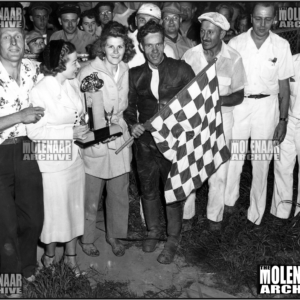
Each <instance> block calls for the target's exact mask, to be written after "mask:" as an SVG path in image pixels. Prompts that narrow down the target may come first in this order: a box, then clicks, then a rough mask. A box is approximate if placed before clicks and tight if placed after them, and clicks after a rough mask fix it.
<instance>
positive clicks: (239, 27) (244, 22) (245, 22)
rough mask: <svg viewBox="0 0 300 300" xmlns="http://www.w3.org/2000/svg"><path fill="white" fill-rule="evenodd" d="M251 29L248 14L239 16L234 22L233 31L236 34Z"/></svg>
mask: <svg viewBox="0 0 300 300" xmlns="http://www.w3.org/2000/svg"><path fill="white" fill-rule="evenodd" d="M251 27H252V25H251V15H250V14H241V15H239V16H238V17H237V19H236V22H235V30H236V31H237V33H238V34H240V33H243V32H246V31H248V30H249V29H250V28H251Z"/></svg>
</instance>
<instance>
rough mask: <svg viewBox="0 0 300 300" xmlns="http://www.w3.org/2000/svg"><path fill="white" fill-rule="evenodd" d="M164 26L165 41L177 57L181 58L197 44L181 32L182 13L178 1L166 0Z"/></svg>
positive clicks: (163, 10)
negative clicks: (169, 0)
mask: <svg viewBox="0 0 300 300" xmlns="http://www.w3.org/2000/svg"><path fill="white" fill-rule="evenodd" d="M162 13H163V27H164V31H165V43H166V44H167V45H169V46H170V47H171V48H172V49H173V51H174V53H175V59H181V57H182V55H183V54H184V53H185V52H186V51H187V50H188V49H190V48H192V47H194V46H195V44H194V43H193V42H192V41H191V40H190V39H188V38H187V37H183V36H182V35H181V34H180V33H179V27H180V23H181V21H182V14H181V10H180V4H179V3H178V2H166V3H165V5H164V7H163V9H162Z"/></svg>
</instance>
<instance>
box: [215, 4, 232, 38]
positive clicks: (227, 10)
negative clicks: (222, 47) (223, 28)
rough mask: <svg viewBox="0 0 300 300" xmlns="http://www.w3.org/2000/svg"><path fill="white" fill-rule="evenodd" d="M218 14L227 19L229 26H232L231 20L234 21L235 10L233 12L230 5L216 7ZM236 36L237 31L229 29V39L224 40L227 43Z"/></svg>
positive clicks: (227, 34) (227, 35)
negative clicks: (231, 37)
mask: <svg viewBox="0 0 300 300" xmlns="http://www.w3.org/2000/svg"><path fill="white" fill-rule="evenodd" d="M216 12H218V13H219V14H221V15H223V16H224V17H225V18H226V20H227V21H228V22H229V24H231V20H232V17H233V13H234V10H233V8H232V6H231V5H230V4H224V3H221V4H219V5H218V6H217V7H216ZM234 34H235V30H234V29H229V30H228V31H227V32H226V37H227V39H226V38H225V39H224V40H225V41H227V40H228V37H229V36H232V35H234Z"/></svg>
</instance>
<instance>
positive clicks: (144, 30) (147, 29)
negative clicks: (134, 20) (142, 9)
mask: <svg viewBox="0 0 300 300" xmlns="http://www.w3.org/2000/svg"><path fill="white" fill-rule="evenodd" d="M156 32H159V33H160V34H161V35H162V38H163V40H164V39H165V33H164V28H163V27H162V26H161V25H159V24H158V23H156V22H155V21H153V20H150V21H149V22H147V23H146V24H145V25H144V26H142V27H141V28H140V29H139V31H138V34H137V39H138V41H139V43H142V42H143V40H144V37H145V36H146V35H147V34H149V33H156Z"/></svg>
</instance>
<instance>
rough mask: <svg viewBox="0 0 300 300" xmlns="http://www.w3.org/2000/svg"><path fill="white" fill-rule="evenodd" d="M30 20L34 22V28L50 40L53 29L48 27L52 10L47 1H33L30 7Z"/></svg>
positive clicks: (46, 40)
mask: <svg viewBox="0 0 300 300" xmlns="http://www.w3.org/2000/svg"><path fill="white" fill-rule="evenodd" d="M28 12H29V17H30V20H31V21H32V22H33V30H35V31H37V32H39V33H40V34H41V35H42V36H43V37H44V39H45V43H48V42H49V41H50V37H51V35H52V34H53V30H49V29H48V21H49V15H50V14H51V12H52V9H51V7H50V5H49V4H48V3H47V2H32V3H31V4H30V6H29V8H28Z"/></svg>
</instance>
